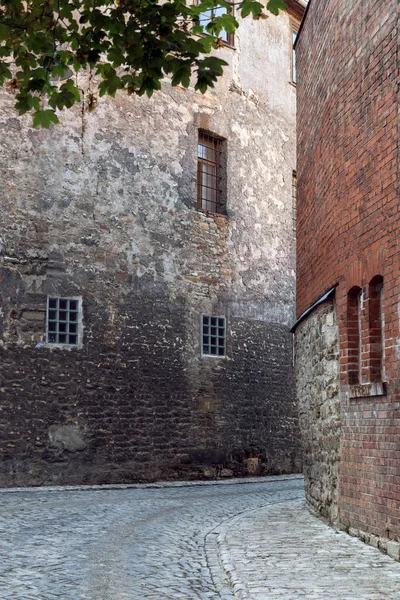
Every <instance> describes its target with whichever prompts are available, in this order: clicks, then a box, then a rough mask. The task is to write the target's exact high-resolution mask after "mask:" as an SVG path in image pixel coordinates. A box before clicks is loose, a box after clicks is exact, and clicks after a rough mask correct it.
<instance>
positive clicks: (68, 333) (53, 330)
mask: <svg viewBox="0 0 400 600" xmlns="http://www.w3.org/2000/svg"><path fill="white" fill-rule="evenodd" d="M79 327H80V308H79V300H78V299H76V298H48V299H47V329H46V334H47V335H46V338H47V339H46V341H47V343H48V344H67V345H70V346H77V345H78V343H79V335H78V333H79Z"/></svg>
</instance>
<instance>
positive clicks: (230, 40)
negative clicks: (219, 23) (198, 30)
mask: <svg viewBox="0 0 400 600" xmlns="http://www.w3.org/2000/svg"><path fill="white" fill-rule="evenodd" d="M194 3H195V5H196V6H198V4H199V3H198V0H195V2H194ZM217 8H223V7H220V6H219V5H217V6H213V7H211V8H209V9H208V11H207V12H209V11H210V12H211V15H212V14H213V13H214V11H215V10H216V9H217ZM226 14H228V15H234V14H235V7H234V5H232V6H231V8H230V10H229V11H228V9H227V12H226ZM202 16H206V13H200V15H199V19H200V25H201V20H202V19H201V17H202ZM217 16H218V15H217ZM211 18H212V16H211V17H210V19H209V21H210V20H211ZM202 27H204V25H202ZM223 31H225V30H223ZM221 33H222V32H221ZM225 33H226V40H224V39H223V38H222V37H220V35H221V34H220V35H219V36H218V39H220V40H221V42H222V44H223V45H224V46H227V47H228V48H235V34H234V33H228V32H227V31H225ZM202 35H210V34H209V33H208V32H207V31H204V32H203V33H202Z"/></svg>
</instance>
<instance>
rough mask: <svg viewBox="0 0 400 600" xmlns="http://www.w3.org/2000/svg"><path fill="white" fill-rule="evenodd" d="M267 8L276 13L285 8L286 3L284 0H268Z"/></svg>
mask: <svg viewBox="0 0 400 600" xmlns="http://www.w3.org/2000/svg"><path fill="white" fill-rule="evenodd" d="M267 9H268V10H269V11H270V12H272V14H274V15H278V14H279V11H280V10H287V4H286V2H285V1H284V0H269V2H268V3H267Z"/></svg>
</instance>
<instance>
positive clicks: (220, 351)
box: [202, 315, 226, 356]
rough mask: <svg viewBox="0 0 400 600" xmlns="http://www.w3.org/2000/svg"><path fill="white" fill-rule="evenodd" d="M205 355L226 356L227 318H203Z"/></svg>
mask: <svg viewBox="0 0 400 600" xmlns="http://www.w3.org/2000/svg"><path fill="white" fill-rule="evenodd" d="M202 339H203V343H202V348H203V352H202V353H203V355H207V356H225V355H226V319H225V317H211V316H205V315H203V317H202Z"/></svg>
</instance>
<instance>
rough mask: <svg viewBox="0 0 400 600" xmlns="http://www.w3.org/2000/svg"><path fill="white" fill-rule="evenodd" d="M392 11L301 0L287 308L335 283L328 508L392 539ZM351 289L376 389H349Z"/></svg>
mask: <svg viewBox="0 0 400 600" xmlns="http://www.w3.org/2000/svg"><path fill="white" fill-rule="evenodd" d="M398 11H399V8H398V2H397V0H387V1H386V2H376V0H352V2H340V1H339V0H325V1H324V2H318V1H317V0H312V2H311V5H310V7H309V11H308V15H307V18H306V20H305V22H304V24H303V28H302V31H301V34H300V37H299V40H298V45H297V69H298V85H297V94H298V117H297V118H298V169H297V174H298V221H297V236H298V237H297V269H298V270H297V285H298V298H297V314H298V316H299V315H300V314H302V312H304V311H305V310H306V309H307V308H309V307H310V306H311V305H312V304H313V302H315V301H316V300H317V299H318V298H319V297H320V296H321V295H322V294H323V293H324V292H325V291H326V290H327V289H329V288H331V287H333V286H334V285H335V284H338V287H337V290H336V300H337V310H338V318H339V334H340V365H341V369H340V379H341V398H342V408H341V461H340V469H339V516H340V520H341V521H342V522H343V523H349V524H350V525H352V526H354V527H359V528H360V529H362V530H364V531H369V532H371V533H375V534H376V535H382V536H386V537H389V538H396V539H399V537H400V511H399V506H400V502H399V501H400V480H399V474H400V437H399V432H400V421H399V415H400V402H399V401H400V394H399V390H400V387H399V372H398V368H399V363H398V357H399V358H400V333H399V312H398V307H399V305H398V301H399V291H400V288H399V278H400V269H399V267H400V255H399V251H398V239H400V235H399V225H400V223H399V222H400V212H399V197H398V196H399V193H398V177H399V173H398V171H399V168H398V159H399V152H398V143H399V126H398V125H399V123H398V119H399V92H398V82H399V67H398V64H399V49H398V39H397V36H398V25H399V14H398ZM378 275H380V276H382V277H383V312H384V340H385V342H384V372H383V375H382V377H380V375H379V368H380V366H379V365H378V364H377V363H378V358H377V352H378V354H379V352H380V348H379V340H378V339H377V333H376V326H377V325H376V314H375V313H376V307H374V302H375V300H374V299H373V298H372V297H371V294H372V291H371V290H372V288H371V286H370V285H369V284H370V282H371V280H372V279H373V278H374V277H375V276H378ZM357 287H360V288H362V289H363V290H364V292H365V307H364V306H363V310H364V309H365V311H367V310H369V311H370V312H369V313H367V312H363V313H362V320H363V323H362V325H361V327H362V330H361V338H362V352H361V355H360V361H361V371H360V378H361V383H368V382H372V381H373V380H374V379H375V380H376V379H377V378H378V379H379V378H381V379H382V378H383V379H384V380H386V382H387V394H386V395H380V396H377V395H376V396H371V395H370V396H366V397H358V398H355V397H351V395H352V394H351V389H350V387H349V383H352V381H351V380H350V381H349V367H350V370H351V368H352V367H351V364H350V363H351V362H352V360H353V358H354V356H353V355H354V347H352V344H354V337H353V338H352V333H354V332H352V331H351V322H350V321H351V319H350V320H349V310H348V302H347V294H348V292H349V291H350V290H351V289H352V288H353V289H354V288H357ZM368 307H369V308H368ZM350 312H351V311H350ZM374 315H375V316H374ZM368 328H369V329H368ZM349 351H350V353H349ZM377 373H378V375H377ZM350 379H351V376H350ZM349 390H350V393H349Z"/></svg>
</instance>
